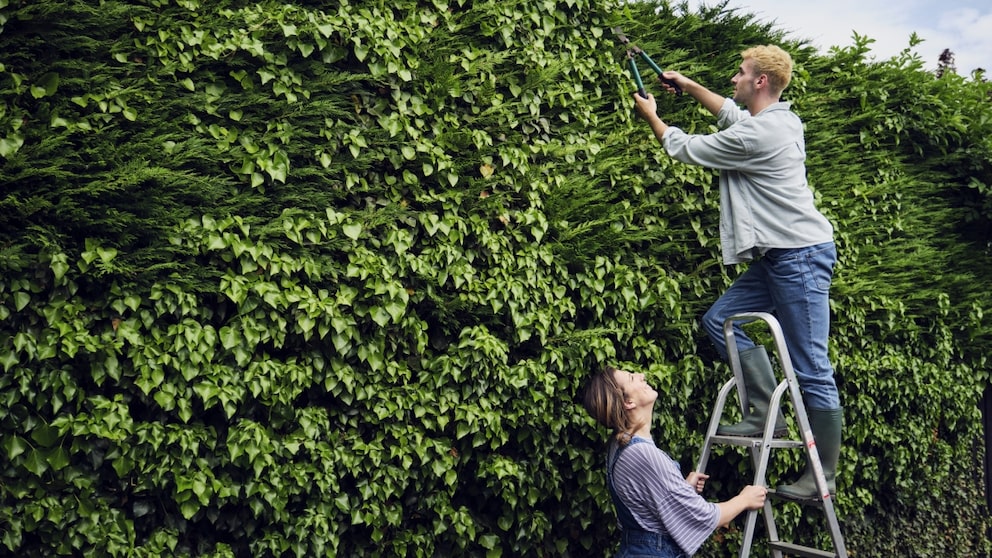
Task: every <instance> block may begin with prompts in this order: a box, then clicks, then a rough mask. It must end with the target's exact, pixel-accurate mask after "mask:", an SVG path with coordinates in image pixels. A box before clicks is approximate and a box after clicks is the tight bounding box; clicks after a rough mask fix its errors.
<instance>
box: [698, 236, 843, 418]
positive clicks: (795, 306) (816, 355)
mask: <svg viewBox="0 0 992 558" xmlns="http://www.w3.org/2000/svg"><path fill="white" fill-rule="evenodd" d="M836 261H837V249H836V247H835V246H834V243H833V242H827V243H824V244H818V245H816V246H809V247H806V248H789V249H784V248H775V249H771V250H768V252H766V253H765V255H763V256H762V257H760V258H759V259H757V260H755V261H753V262H751V265H750V267H748V270H747V271H746V272H744V274H743V275H741V276H740V277H738V278H737V280H736V281H734V284H733V285H731V286H730V288H729V289H727V292H725V293H723V296H721V297H720V298H719V300H717V301H716V303H714V304H713V306H712V307H711V308H710V309H709V310H707V312H706V314H705V315H704V316H703V328H704V329H705V330H706V333H707V334H708V335H709V336H710V339H712V340H713V342H714V343H715V344H716V347H717V350H718V351H719V352H720V356H721V357H723V358H724V359H726V358H727V341H726V339H725V338H724V336H723V322H724V321H725V320H726V319H727V318H729V317H730V316H733V315H734V314H740V313H743V312H768V313H771V314H774V315H775V317H776V318H777V319H778V322H779V324H780V325H781V326H782V334H783V336H784V337H785V346H786V347H788V349H789V356H790V357H791V360H792V367H793V368H794V369H795V371H796V377H797V378H798V380H799V387H800V388H802V390H803V397H804V398H805V400H806V406H807V407H809V408H811V409H837V408H839V407H840V396H839V395H838V393H837V384H836V382H835V381H834V369H833V366H831V364H830V356H829V354H828V352H827V336H828V335H829V332H830V281H831V279H832V278H833V269H834V263H835V262H836ZM734 336H735V338H736V339H737V348H738V350H739V351H745V350H747V349H750V348H752V347H754V342H753V341H751V339H749V338H748V337H747V335H745V334H744V331H743V330H742V329H741V327H740V325H739V324H734Z"/></svg>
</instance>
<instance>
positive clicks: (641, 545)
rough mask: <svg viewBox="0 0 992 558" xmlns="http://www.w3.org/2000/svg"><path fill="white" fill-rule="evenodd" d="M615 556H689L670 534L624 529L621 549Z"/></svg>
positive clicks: (684, 557)
mask: <svg viewBox="0 0 992 558" xmlns="http://www.w3.org/2000/svg"><path fill="white" fill-rule="evenodd" d="M614 558H688V555H687V554H686V553H685V552H683V551H682V549H681V548H679V545H677V544H676V543H675V540H674V539H672V537H671V536H669V535H668V534H661V533H650V532H648V531H641V530H624V532H623V540H622V542H621V543H620V551H619V552H617V555H616V556H615V557H614Z"/></svg>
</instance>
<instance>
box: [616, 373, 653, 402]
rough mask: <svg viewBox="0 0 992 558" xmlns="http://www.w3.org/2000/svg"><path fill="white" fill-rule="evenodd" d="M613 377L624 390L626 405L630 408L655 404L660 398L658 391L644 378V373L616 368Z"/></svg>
mask: <svg viewBox="0 0 992 558" xmlns="http://www.w3.org/2000/svg"><path fill="white" fill-rule="evenodd" d="M613 378H614V379H615V380H616V382H617V385H618V386H620V389H621V390H623V400H624V405H625V406H626V407H627V408H628V409H632V408H633V407H635V406H636V407H640V406H644V405H654V402H655V400H656V399H658V392H657V391H655V390H654V388H652V387H651V386H650V385H648V383H647V382H646V381H645V380H644V374H634V373H633V372H627V371H626V370H616V371H614V372H613ZM631 404H633V406H631Z"/></svg>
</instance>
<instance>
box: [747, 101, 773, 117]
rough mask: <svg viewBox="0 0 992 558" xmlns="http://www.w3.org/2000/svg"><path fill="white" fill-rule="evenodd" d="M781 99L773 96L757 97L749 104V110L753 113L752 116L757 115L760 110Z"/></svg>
mask: <svg viewBox="0 0 992 558" xmlns="http://www.w3.org/2000/svg"><path fill="white" fill-rule="evenodd" d="M778 101H779V99H778V98H777V97H776V98H771V97H761V98H760V99H755V100H754V101H753V102H752V103H750V104H748V105H747V111H748V112H750V113H751V116H755V115H756V114H758V113H759V112H761V111H763V110H765V109H766V108H768V107H770V106H772V105H774V104H775V103H777V102H778Z"/></svg>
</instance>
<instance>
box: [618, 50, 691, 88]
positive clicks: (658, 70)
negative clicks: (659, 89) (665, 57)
mask: <svg viewBox="0 0 992 558" xmlns="http://www.w3.org/2000/svg"><path fill="white" fill-rule="evenodd" d="M638 54H640V55H641V58H643V59H644V61H645V62H647V63H648V66H651V69H652V70H654V72H655V73H656V74H658V77H659V78H661V82H662V83H664V84H665V85H667V86H669V87H671V88H672V89H674V90H675V94H676V95H681V94H682V88H681V87H679V86H678V84H676V83H675V82H674V81H672V80H670V79H668V78H666V77H665V76H663V75H662V70H661V67H659V66H658V65H657V64H655V63H654V60H651V57H650V56H648V55H647V53H646V52H644V51H643V50H642V51H640V52H639V53H638ZM633 65H634V64H633V62H631V66H633ZM635 76H637V77H636V79H637V83H638V85H639V86H640V87H641V88H642V89H643V87H644V86H643V85H642V84H641V82H640V79H641V77H640V76H639V75H637V74H635ZM641 96H642V97H644V95H643V94H642V95H641Z"/></svg>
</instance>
